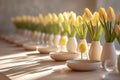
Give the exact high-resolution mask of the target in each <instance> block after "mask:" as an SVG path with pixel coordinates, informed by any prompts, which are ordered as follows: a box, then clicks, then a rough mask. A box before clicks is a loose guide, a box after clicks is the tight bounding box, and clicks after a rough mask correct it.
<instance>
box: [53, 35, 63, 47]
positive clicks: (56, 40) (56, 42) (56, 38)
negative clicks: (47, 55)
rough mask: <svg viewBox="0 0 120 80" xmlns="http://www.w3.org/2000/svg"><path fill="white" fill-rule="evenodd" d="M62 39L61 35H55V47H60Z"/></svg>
mask: <svg viewBox="0 0 120 80" xmlns="http://www.w3.org/2000/svg"><path fill="white" fill-rule="evenodd" d="M60 38H61V36H60V35H59V34H58V35H54V39H53V43H54V46H58V45H59V42H60Z"/></svg>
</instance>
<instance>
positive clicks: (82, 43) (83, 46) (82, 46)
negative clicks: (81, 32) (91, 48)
mask: <svg viewBox="0 0 120 80" xmlns="http://www.w3.org/2000/svg"><path fill="white" fill-rule="evenodd" d="M79 51H80V52H81V53H84V52H85V51H86V44H85V43H84V42H81V43H80V44H79Z"/></svg>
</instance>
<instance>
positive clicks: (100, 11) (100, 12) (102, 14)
mask: <svg viewBox="0 0 120 80" xmlns="http://www.w3.org/2000/svg"><path fill="white" fill-rule="evenodd" d="M99 16H100V20H103V19H105V20H106V19H107V14H106V11H105V9H104V8H100V9H99Z"/></svg>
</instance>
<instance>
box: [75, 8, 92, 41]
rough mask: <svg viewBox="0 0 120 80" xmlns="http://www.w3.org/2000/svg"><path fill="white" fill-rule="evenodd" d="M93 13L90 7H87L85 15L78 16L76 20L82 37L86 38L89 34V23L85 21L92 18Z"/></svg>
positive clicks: (77, 29) (76, 28) (76, 25)
mask: <svg viewBox="0 0 120 80" xmlns="http://www.w3.org/2000/svg"><path fill="white" fill-rule="evenodd" d="M91 17H92V15H91V12H90V11H89V9H88V8H86V9H85V11H84V14H83V16H82V17H81V16H77V19H76V21H75V22H74V28H75V30H76V32H77V34H78V36H79V38H80V39H85V38H86V36H87V31H88V28H87V25H86V24H85V22H86V21H87V22H88V21H89V20H90V19H91Z"/></svg>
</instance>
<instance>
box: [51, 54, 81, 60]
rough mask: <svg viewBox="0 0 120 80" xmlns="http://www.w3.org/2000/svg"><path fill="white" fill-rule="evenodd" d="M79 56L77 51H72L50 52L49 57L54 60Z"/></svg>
mask: <svg viewBox="0 0 120 80" xmlns="http://www.w3.org/2000/svg"><path fill="white" fill-rule="evenodd" d="M78 56H79V54H78V53H73V52H51V53H50V57H51V58H52V59H54V60H55V61H65V60H70V59H75V58H77V57H78Z"/></svg>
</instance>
